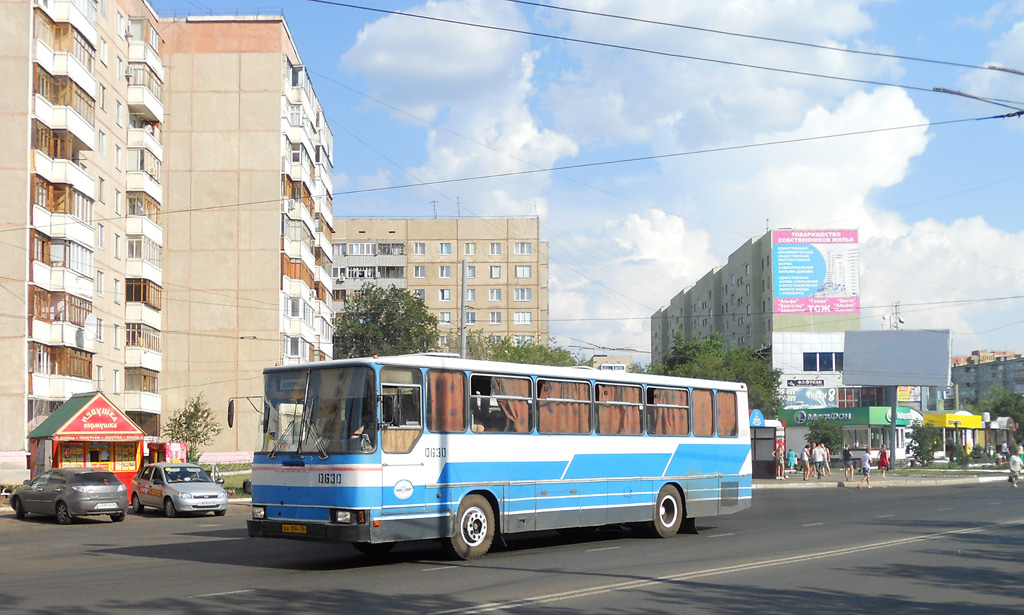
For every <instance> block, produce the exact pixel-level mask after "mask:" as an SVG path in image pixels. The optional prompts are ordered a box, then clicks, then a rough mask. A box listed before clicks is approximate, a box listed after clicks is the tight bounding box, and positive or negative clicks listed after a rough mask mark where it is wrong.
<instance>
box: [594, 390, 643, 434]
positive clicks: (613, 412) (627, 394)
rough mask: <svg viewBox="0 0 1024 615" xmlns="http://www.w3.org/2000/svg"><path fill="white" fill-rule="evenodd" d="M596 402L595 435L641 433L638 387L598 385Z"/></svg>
mask: <svg viewBox="0 0 1024 615" xmlns="http://www.w3.org/2000/svg"><path fill="white" fill-rule="evenodd" d="M597 401H598V406H597V433H601V434H639V433H641V429H640V387H627V386H613V385H610V384H599V385H597ZM616 402H619V403H616Z"/></svg>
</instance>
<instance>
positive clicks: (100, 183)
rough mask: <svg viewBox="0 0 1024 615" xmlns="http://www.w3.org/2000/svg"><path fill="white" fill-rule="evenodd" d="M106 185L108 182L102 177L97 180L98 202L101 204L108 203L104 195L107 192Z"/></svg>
mask: <svg viewBox="0 0 1024 615" xmlns="http://www.w3.org/2000/svg"><path fill="white" fill-rule="evenodd" d="M106 184H107V182H106V180H104V179H103V178H102V177H97V178H96V200H98V201H99V202H100V203H106V202H107V201H106V199H104V198H103V194H104V193H105V192H106V191H105V190H104V189H103V188H104V187H105V186H106Z"/></svg>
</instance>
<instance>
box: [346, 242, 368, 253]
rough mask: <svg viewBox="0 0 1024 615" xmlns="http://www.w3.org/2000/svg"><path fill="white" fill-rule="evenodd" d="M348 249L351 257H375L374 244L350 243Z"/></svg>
mask: <svg viewBox="0 0 1024 615" xmlns="http://www.w3.org/2000/svg"><path fill="white" fill-rule="evenodd" d="M347 248H348V255H349V256H373V244H372V243H350V244H348V246H347Z"/></svg>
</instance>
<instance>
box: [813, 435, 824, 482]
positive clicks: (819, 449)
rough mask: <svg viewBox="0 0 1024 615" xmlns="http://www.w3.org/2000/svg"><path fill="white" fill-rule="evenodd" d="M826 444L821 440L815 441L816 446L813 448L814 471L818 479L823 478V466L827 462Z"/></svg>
mask: <svg viewBox="0 0 1024 615" xmlns="http://www.w3.org/2000/svg"><path fill="white" fill-rule="evenodd" d="M824 451H825V445H824V444H822V443H820V442H815V443H814V448H812V449H811V459H812V461H814V473H815V475H817V477H818V480H821V475H822V473H823V471H824V470H823V466H824V463H825V452H824Z"/></svg>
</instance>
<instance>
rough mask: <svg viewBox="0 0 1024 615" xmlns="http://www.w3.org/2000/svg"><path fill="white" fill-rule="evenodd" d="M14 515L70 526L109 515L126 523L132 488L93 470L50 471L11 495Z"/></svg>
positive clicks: (109, 475)
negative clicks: (44, 517)
mask: <svg viewBox="0 0 1024 615" xmlns="http://www.w3.org/2000/svg"><path fill="white" fill-rule="evenodd" d="M10 501H11V508H13V509H14V516H15V517H17V518H18V519H24V518H25V515H26V514H28V513H33V514H37V515H47V516H51V517H57V523H59V524H61V525H67V524H69V523H71V522H72V521H73V520H74V518H75V517H84V516H86V515H109V516H110V520H111V521H115V522H116V521H123V520H124V514H125V512H126V511H127V510H128V489H127V488H126V487H125V486H124V483H122V482H121V481H120V480H118V479H117V477H116V476H114V474H113V473H111V472H107V471H106V470H94V469H92V468H58V469H54V470H47V471H46V472H43V473H42V474H40V475H39V476H37V477H35V478H34V479H33V480H31V481H25V485H24V486H22V487H18V488H17V489H15V490H14V493H12V494H11V498H10Z"/></svg>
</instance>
